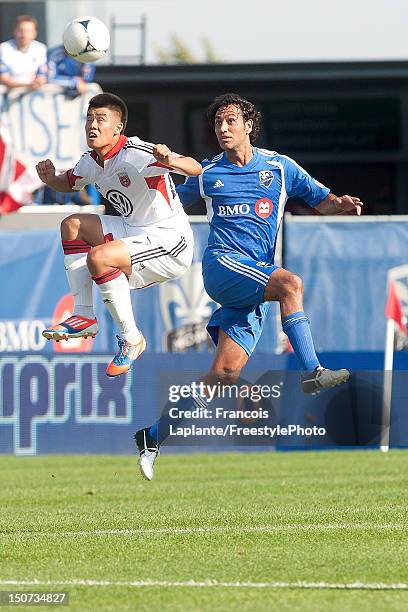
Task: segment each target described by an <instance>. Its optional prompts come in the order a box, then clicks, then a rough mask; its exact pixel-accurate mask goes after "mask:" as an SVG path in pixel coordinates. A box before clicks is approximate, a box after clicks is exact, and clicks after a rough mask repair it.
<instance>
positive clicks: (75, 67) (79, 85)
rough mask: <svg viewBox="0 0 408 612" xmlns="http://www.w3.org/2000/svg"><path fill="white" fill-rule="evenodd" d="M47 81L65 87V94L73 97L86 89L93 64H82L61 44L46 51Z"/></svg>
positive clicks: (92, 76)
mask: <svg viewBox="0 0 408 612" xmlns="http://www.w3.org/2000/svg"><path fill="white" fill-rule="evenodd" d="M48 70H49V73H48V81H49V83H57V84H58V85H61V87H63V88H64V89H65V93H66V95H67V96H70V97H72V98H75V96H78V95H80V94H83V93H85V92H86V91H87V89H88V83H91V82H92V80H93V78H94V75H95V66H94V64H82V63H81V62H77V61H76V60H74V59H73V58H72V57H70V56H69V55H68V54H67V53H66V51H65V49H64V46H63V45H58V47H53V48H52V49H50V50H49V51H48Z"/></svg>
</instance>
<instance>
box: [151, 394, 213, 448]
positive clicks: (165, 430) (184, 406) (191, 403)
mask: <svg viewBox="0 0 408 612" xmlns="http://www.w3.org/2000/svg"><path fill="white" fill-rule="evenodd" d="M171 408H176V409H177V411H175V413H177V412H179V411H180V410H194V409H196V408H207V404H206V401H205V400H204V399H203V398H201V397H192V396H191V395H190V396H189V397H183V398H181V399H179V401H178V402H167V404H166V406H165V407H164V410H163V412H162V414H161V416H160V418H159V419H158V420H157V421H156V422H155V423H153V425H151V427H150V428H149V434H150V435H151V437H152V438H153V439H154V440H155V441H156V443H157V444H159V445H160V444H162V443H163V442H164V440H165V439H166V438H168V436H169V434H170V425H173V429H174V428H175V427H179V426H180V425H181V424H182V423H183V421H184V420H185V419H184V418H182V417H180V418H174V416H173V417H171V416H170V414H169V412H170V409H171Z"/></svg>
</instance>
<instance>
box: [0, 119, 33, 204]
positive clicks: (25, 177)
mask: <svg viewBox="0 0 408 612" xmlns="http://www.w3.org/2000/svg"><path fill="white" fill-rule="evenodd" d="M41 185H42V183H41V181H40V180H39V178H38V176H36V174H35V173H34V170H33V169H32V168H29V167H27V166H26V165H25V164H24V163H22V162H21V161H20V160H19V159H17V158H16V157H15V156H14V151H13V147H12V146H11V141H10V138H9V137H8V135H7V132H6V131H5V130H4V129H1V128H0V214H6V213H10V212H13V211H15V210H18V209H19V208H21V206H23V205H24V204H31V202H32V194H33V191H35V190H36V189H38V188H39V187H40V186H41Z"/></svg>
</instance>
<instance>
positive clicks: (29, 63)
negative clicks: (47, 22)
mask: <svg viewBox="0 0 408 612" xmlns="http://www.w3.org/2000/svg"><path fill="white" fill-rule="evenodd" d="M0 74H7V75H8V76H10V77H12V78H13V79H15V80H16V81H19V82H20V83H26V84H27V85H28V84H29V83H31V82H32V81H33V80H34V79H35V77H36V76H37V75H46V74H47V47H46V46H45V45H44V44H43V43H40V42H38V40H33V41H32V43H31V44H30V46H29V47H28V49H27V50H26V51H20V49H19V48H18V47H17V44H16V41H15V40H14V38H12V39H11V40H6V42H3V43H1V45H0Z"/></svg>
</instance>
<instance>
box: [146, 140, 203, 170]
mask: <svg viewBox="0 0 408 612" xmlns="http://www.w3.org/2000/svg"><path fill="white" fill-rule="evenodd" d="M153 155H154V156H155V158H156V159H157V161H158V162H160V163H161V164H164V165H165V166H168V167H169V168H170V169H172V170H176V171H177V172H181V173H182V174H185V175H186V176H199V175H200V174H201V172H202V169H203V168H202V166H201V164H200V163H199V162H198V161H196V160H195V159H194V158H193V157H183V156H182V155H178V154H177V153H173V152H172V151H170V149H169V148H168V146H167V145H165V144H157V145H155V146H154V147H153Z"/></svg>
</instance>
